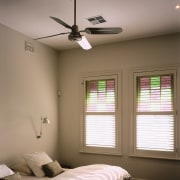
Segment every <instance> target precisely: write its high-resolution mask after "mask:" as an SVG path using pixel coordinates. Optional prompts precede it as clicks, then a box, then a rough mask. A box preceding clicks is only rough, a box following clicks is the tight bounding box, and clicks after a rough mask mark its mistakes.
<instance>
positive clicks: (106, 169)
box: [0, 152, 131, 180]
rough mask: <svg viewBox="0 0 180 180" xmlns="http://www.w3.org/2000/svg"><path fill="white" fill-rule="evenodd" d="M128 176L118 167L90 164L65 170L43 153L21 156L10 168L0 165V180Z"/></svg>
mask: <svg viewBox="0 0 180 180" xmlns="http://www.w3.org/2000/svg"><path fill="white" fill-rule="evenodd" d="M130 178H131V176H130V174H129V173H128V172H127V171H126V170H125V169H123V168H122V167H119V166H113V165H108V164H91V165H85V166H80V167H76V168H73V169H65V168H63V167H62V166H61V164H60V163H59V162H58V161H57V160H52V159H51V158H50V157H49V156H48V155H47V154H46V153H45V152H35V153H29V154H25V155H23V158H21V159H20V160H18V161H15V162H14V163H13V164H12V165H11V166H10V167H7V166H6V165H0V180H2V179H3V180H50V179H51V180H129V179H130Z"/></svg>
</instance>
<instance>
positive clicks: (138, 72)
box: [130, 66, 180, 160]
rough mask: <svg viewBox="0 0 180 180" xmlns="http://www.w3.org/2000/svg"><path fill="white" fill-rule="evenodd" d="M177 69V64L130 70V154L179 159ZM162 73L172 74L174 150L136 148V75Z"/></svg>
mask: <svg viewBox="0 0 180 180" xmlns="http://www.w3.org/2000/svg"><path fill="white" fill-rule="evenodd" d="M178 69H179V68H177V66H167V67H166V66H165V67H151V68H149V67H146V68H142V69H141V68H139V69H138V68H137V69H132V70H131V76H130V89H131V91H130V93H131V95H130V97H131V102H130V103H131V104H132V105H131V112H132V113H131V117H130V119H131V145H130V156H135V157H147V158H160V159H174V160H179V159H180V153H179V151H178V149H179V146H180V143H179V140H178V134H179V133H180V130H179V132H178V127H179V121H178V117H177V110H178V109H177V101H178V100H177V97H178V94H177V92H178V91H177V88H178V81H177V79H178ZM164 74H173V80H174V84H173V95H174V96H173V101H174V108H173V109H174V111H173V115H174V151H173V152H169V151H154V150H138V149H136V114H137V111H136V77H142V76H145V75H152V76H153V75H164Z"/></svg>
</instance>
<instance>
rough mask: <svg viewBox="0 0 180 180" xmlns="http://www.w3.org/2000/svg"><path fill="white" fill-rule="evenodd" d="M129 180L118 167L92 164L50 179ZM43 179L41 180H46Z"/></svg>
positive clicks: (28, 178) (25, 179) (29, 179)
mask: <svg viewBox="0 0 180 180" xmlns="http://www.w3.org/2000/svg"><path fill="white" fill-rule="evenodd" d="M128 178H130V175H129V173H128V172H127V171H126V170H125V169H123V168H121V167H119V166H111V165H107V164H93V165H87V166H81V167H77V168H74V169H69V170H67V171H64V172H63V173H61V174H59V175H57V176H55V177H53V178H51V179H52V180H124V179H128ZM38 179H39V178H38V177H35V176H34V177H33V176H22V180H38ZM48 179H49V178H48V177H43V178H41V180H48Z"/></svg>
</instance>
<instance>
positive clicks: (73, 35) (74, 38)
mask: <svg viewBox="0 0 180 180" xmlns="http://www.w3.org/2000/svg"><path fill="white" fill-rule="evenodd" d="M68 38H69V40H70V41H80V40H81V39H82V36H81V34H80V33H71V34H70V35H69V36H68Z"/></svg>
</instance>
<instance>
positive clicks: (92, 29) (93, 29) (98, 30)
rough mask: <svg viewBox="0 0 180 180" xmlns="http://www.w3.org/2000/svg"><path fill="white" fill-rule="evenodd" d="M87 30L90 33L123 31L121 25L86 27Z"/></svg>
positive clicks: (116, 32)
mask: <svg viewBox="0 0 180 180" xmlns="http://www.w3.org/2000/svg"><path fill="white" fill-rule="evenodd" d="M85 32H86V33H88V34H118V33H120V32H122V28H120V27H110V28H86V29H85Z"/></svg>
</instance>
